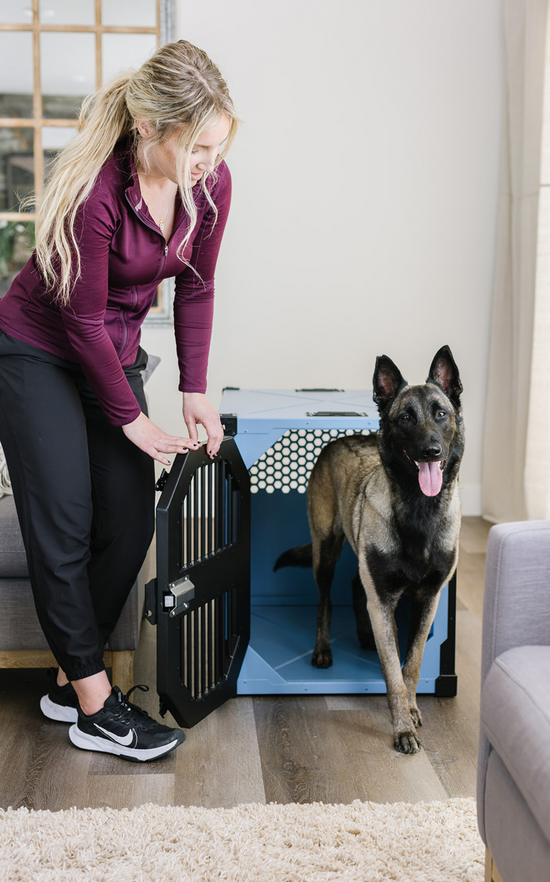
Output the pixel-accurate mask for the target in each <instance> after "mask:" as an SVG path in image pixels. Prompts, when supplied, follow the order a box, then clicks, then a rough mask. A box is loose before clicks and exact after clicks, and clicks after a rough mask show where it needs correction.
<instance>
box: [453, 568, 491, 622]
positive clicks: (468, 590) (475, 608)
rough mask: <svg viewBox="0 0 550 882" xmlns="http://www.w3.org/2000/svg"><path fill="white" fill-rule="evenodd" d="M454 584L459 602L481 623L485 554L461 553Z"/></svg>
mask: <svg viewBox="0 0 550 882" xmlns="http://www.w3.org/2000/svg"><path fill="white" fill-rule="evenodd" d="M456 584H457V596H458V598H459V600H460V601H461V602H462V603H463V604H464V605H465V606H466V607H467V608H468V609H469V610H471V612H473V614H474V615H475V616H476V618H477V619H478V620H479V621H481V619H482V618H483V596H484V589H485V554H481V553H475V554H469V553H468V554H466V553H464V552H461V554H460V557H459V560H458V572H457V580H456Z"/></svg>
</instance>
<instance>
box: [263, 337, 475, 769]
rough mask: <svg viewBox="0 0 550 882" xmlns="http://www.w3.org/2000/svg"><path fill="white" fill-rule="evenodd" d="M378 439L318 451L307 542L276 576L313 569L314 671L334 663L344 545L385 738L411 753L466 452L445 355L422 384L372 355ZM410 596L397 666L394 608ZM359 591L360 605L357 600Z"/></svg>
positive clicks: (448, 570)
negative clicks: (384, 702)
mask: <svg viewBox="0 0 550 882" xmlns="http://www.w3.org/2000/svg"><path fill="white" fill-rule="evenodd" d="M373 386H374V396H373V397H374V400H375V402H376V404H377V405H378V410H379V413H380V429H379V432H378V434H377V435H371V436H364V435H353V436H347V437H342V438H338V439H337V440H336V441H332V442H331V443H330V444H327V446H326V447H324V448H323V450H322V451H321V453H320V455H319V458H318V459H317V462H316V463H315V466H314V468H313V471H312V472H311V476H310V479H309V483H308V489H307V507H308V518H309V526H310V532H311V539H312V542H311V545H302V546H299V547H298V548H292V549H290V550H289V551H286V552H285V553H284V554H282V555H281V556H280V557H279V559H278V560H277V562H276V564H275V567H274V569H276V570H277V569H279V568H280V567H284V566H311V565H313V573H314V576H315V581H316V583H317V588H318V591H319V606H318V612H317V641H316V644H315V649H314V652H313V658H312V664H313V665H314V666H315V667H317V668H328V667H330V665H331V664H332V652H331V648H330V637H329V630H330V621H331V610H332V605H331V602H330V589H331V583H332V579H333V575H334V569H335V566H336V562H337V560H338V558H339V556H340V552H341V551H342V547H343V545H344V542H345V540H346V539H347V540H348V542H349V543H350V545H351V547H352V548H353V551H354V552H355V554H356V555H357V559H358V562H359V570H358V573H357V575H356V577H355V579H354V580H353V608H354V612H355V617H356V621H357V636H358V637H359V642H360V644H361V646H362V648H363V649H377V651H378V654H379V656H380V662H381V665H382V672H383V675H384V679H385V681H386V688H387V695H388V704H389V707H390V711H391V717H392V723H393V739H394V741H393V743H394V747H395V749H396V750H398V751H399V752H400V753H405V754H411V753H416V752H417V751H418V750H419V749H420V740H419V738H418V735H417V732H416V729H417V727H418V726H420V725H422V717H421V715H420V711H419V710H418V707H417V704H416V687H417V684H418V678H419V675H420V665H421V662H422V655H423V653H424V647H425V645H426V640H427V637H428V634H429V631H430V628H431V626H432V622H433V620H434V617H435V613H436V610H437V604H438V600H439V594H440V591H441V588H442V587H443V585H444V584H445V583H446V582H447V580H448V579H449V578H450V577H451V576H452V574H453V572H454V569H455V567H456V564H457V559H458V536H459V530H460V501H459V497H458V470H459V466H460V461H461V458H462V453H463V449H464V426H463V420H462V410H461V405H460V395H461V392H462V383H461V382H460V377H459V373H458V368H457V366H456V364H455V361H454V358H453V356H452V353H451V350H450V349H449V347H448V346H443V347H442V348H441V349H440V350H439V352H438V353H437V354H436V355H435V357H434V359H433V362H432V365H431V367H430V373H429V375H428V379H427V381H426V383H425V384H423V385H420V386H409V385H408V384H407V383H406V381H405V380H404V379H403V377H402V376H401V373H400V371H399V369H398V368H397V367H396V365H395V364H394V363H393V361H392V360H391V359H390V358H388V356H386V355H381V356H379V357H378V358H377V359H376V366H375V370H374V378H373ZM404 594H407V595H410V596H411V619H410V629H409V637H408V644H407V652H406V658H405V664H404V666H403V671H402V670H401V663H400V658H399V649H398V645H397V628H396V624H395V617H394V613H395V609H396V606H397V603H398V601H399V598H400V597H401V596H402V595H404ZM365 595H366V604H365Z"/></svg>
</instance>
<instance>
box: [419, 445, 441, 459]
mask: <svg viewBox="0 0 550 882" xmlns="http://www.w3.org/2000/svg"><path fill="white" fill-rule="evenodd" d="M441 453H442V447H441V444H429V445H428V446H427V447H424V449H423V450H422V459H423V460H424V461H425V462H429V461H430V460H434V459H439V457H440V456H441Z"/></svg>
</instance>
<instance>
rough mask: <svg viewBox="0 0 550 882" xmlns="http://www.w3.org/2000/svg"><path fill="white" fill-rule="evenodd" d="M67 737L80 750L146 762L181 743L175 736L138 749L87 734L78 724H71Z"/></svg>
mask: <svg viewBox="0 0 550 882" xmlns="http://www.w3.org/2000/svg"><path fill="white" fill-rule="evenodd" d="M69 738H70V740H71V742H72V744H74V746H75V747H79V748H80V750H95V751H98V752H99V753H113V754H114V755H115V756H120V757H122V758H123V759H128V760H131V761H132V762H135V763H146V762H147V761H148V760H154V759H158V757H160V756H164V754H165V753H169V752H170V751H171V750H174V748H175V747H177V746H178V744H180V743H181V742H180V741H179V740H178V739H177V738H175V739H174V740H173V741H170V742H169V743H168V744H163V745H162V746H161V747H150V748H148V749H147V750H145V749H143V748H142V749H138V748H136V747H133V748H132V747H124V746H123V745H122V744H116V743H115V742H114V741H110V740H109V739H108V738H101V737H100V736H97V735H87V734H86V733H85V732H81V730H80V729H79V728H78V726H71V728H70V729H69Z"/></svg>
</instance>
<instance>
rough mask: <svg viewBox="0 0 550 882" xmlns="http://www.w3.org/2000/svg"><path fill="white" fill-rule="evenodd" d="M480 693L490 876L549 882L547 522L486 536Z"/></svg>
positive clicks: (481, 804)
mask: <svg viewBox="0 0 550 882" xmlns="http://www.w3.org/2000/svg"><path fill="white" fill-rule="evenodd" d="M481 687H482V688H481V732H480V746H479V763H478V778H477V781H478V793H477V811H478V822H479V830H480V833H481V837H482V839H483V841H484V842H485V844H486V846H487V849H488V853H487V875H486V879H487V880H488V882H489V880H499V878H500V877H501V878H502V880H503V882H542V880H545V879H550V521H522V522H519V523H509V524H500V525H499V526H496V527H493V528H492V529H491V531H490V533H489V544H488V548H487V570H486V581H485V601H484V611H483V657H482V669H481ZM497 868H498V869H497ZM499 874H500V876H499Z"/></svg>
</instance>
